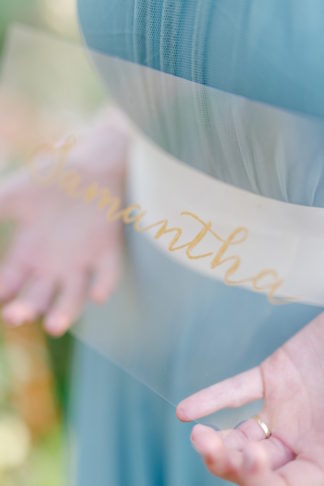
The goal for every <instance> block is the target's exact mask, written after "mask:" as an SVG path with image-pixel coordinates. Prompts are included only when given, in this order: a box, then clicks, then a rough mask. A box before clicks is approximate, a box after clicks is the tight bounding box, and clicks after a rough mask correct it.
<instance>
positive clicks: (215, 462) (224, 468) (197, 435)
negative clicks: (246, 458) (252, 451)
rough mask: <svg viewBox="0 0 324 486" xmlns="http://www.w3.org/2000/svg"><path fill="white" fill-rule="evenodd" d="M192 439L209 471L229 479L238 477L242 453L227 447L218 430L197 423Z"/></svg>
mask: <svg viewBox="0 0 324 486" xmlns="http://www.w3.org/2000/svg"><path fill="white" fill-rule="evenodd" d="M191 441H192V444H193V446H194V448H195V449H196V451H197V452H198V453H199V454H200V455H201V456H202V458H203V460H204V462H205V465H206V467H207V468H208V470H209V472H211V473H212V474H214V475H215V476H218V477H221V478H224V479H227V480H229V481H233V480H235V479H236V478H237V475H238V474H239V471H240V469H241V467H242V460H243V456H242V453H241V452H238V451H235V450H230V449H227V448H226V447H225V446H224V443H223V441H222V439H221V438H220V437H219V435H218V434H217V432H215V431H214V430H213V429H211V428H209V427H206V426H204V425H196V426H195V427H194V428H193V431H192V434H191Z"/></svg>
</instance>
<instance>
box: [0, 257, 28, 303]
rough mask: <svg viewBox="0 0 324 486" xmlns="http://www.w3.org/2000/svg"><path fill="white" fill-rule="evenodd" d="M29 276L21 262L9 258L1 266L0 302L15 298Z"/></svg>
mask: <svg viewBox="0 0 324 486" xmlns="http://www.w3.org/2000/svg"><path fill="white" fill-rule="evenodd" d="M27 277H28V271H27V269H26V268H24V267H23V266H22V265H20V264H19V262H15V261H10V260H8V261H7V262H6V263H5V264H4V265H3V266H2V268H0V302H1V303H4V302H6V301H8V300H9V299H11V298H13V297H14V296H15V295H16V294H17V293H18V292H19V291H20V289H21V287H22V286H23V284H24V283H25V281H26V280H27Z"/></svg>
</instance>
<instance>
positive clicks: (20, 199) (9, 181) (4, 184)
mask: <svg viewBox="0 0 324 486" xmlns="http://www.w3.org/2000/svg"><path fill="white" fill-rule="evenodd" d="M28 189H31V188H30V184H29V177H28V172H27V170H26V169H20V170H18V171H17V172H16V173H15V174H13V175H11V176H8V177H6V178H5V179H2V180H1V182H0V219H4V218H12V217H16V216H19V212H20V209H21V207H23V205H24V203H25V197H26V195H27V194H26V191H27V190H28Z"/></svg>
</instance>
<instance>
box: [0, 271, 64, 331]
mask: <svg viewBox="0 0 324 486" xmlns="http://www.w3.org/2000/svg"><path fill="white" fill-rule="evenodd" d="M55 289H56V285H55V282H54V281H53V280H49V279H48V278H45V277H33V278H32V279H31V281H30V282H28V284H27V285H26V286H25V288H24V289H23V290H22V292H21V293H20V295H19V297H16V298H15V299H14V300H12V301H11V302H9V303H8V304H7V305H5V306H4V308H3V311H2V315H3V318H4V320H5V321H6V322H7V323H8V324H11V325H16V326H18V325H20V324H24V323H26V322H32V321H34V320H35V319H37V318H38V317H40V316H41V315H43V314H44V313H45V312H46V310H47V309H48V307H49V305H50V303H51V300H52V299H53V296H54V293H55Z"/></svg>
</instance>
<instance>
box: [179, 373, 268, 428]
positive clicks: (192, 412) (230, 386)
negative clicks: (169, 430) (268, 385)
mask: <svg viewBox="0 0 324 486" xmlns="http://www.w3.org/2000/svg"><path fill="white" fill-rule="evenodd" d="M260 398H263V381H262V375H261V371H260V368H259V367H256V368H253V369H252V370H249V371H246V372H244V373H241V374H239V375H236V376H234V377H233V378H229V379H227V380H225V381H222V382H220V383H217V384H216V385H212V386H210V387H208V388H205V389H204V390H201V391H199V392H198V393H195V394H194V395H191V396H190V397H188V398H186V399H185V400H183V401H182V402H180V403H179V405H178V407H177V417H178V418H179V419H180V420H182V421H185V422H190V421H192V420H196V419H198V418H200V417H204V416H206V415H210V414H211V413H213V412H217V411H218V410H221V409H223V408H228V407H230V408H233V407H240V406H242V405H244V404H246V403H248V402H251V401H253V400H258V399H260Z"/></svg>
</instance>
